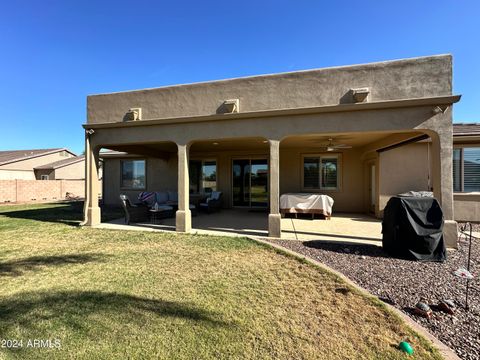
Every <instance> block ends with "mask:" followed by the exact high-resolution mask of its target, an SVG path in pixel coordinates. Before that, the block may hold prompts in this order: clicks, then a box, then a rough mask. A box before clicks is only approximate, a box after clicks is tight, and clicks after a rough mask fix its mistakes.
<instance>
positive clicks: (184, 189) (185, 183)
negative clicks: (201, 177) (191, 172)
mask: <svg viewBox="0 0 480 360" xmlns="http://www.w3.org/2000/svg"><path fill="white" fill-rule="evenodd" d="M177 146H178V210H177V213H176V214H175V229H176V230H177V232H182V233H188V232H190V230H191V229H192V215H191V212H190V206H189V201H190V199H189V189H190V186H189V176H188V151H189V149H188V148H189V145H187V144H177Z"/></svg>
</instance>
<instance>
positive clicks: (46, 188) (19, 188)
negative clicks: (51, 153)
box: [0, 180, 101, 203]
mask: <svg viewBox="0 0 480 360" xmlns="http://www.w3.org/2000/svg"><path fill="white" fill-rule="evenodd" d="M100 188H101V187H100ZM67 192H68V193H71V194H73V195H74V196H78V197H81V198H83V197H84V194H85V182H84V180H0V203H5V202H12V203H13V202H36V201H39V202H40V201H55V200H64V199H65V198H66V195H67Z"/></svg>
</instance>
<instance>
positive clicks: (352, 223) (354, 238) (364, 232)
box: [97, 209, 382, 246]
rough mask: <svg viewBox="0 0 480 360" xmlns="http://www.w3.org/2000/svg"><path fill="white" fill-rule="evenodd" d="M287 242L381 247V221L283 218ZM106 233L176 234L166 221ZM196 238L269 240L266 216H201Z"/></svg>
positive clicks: (119, 223)
mask: <svg viewBox="0 0 480 360" xmlns="http://www.w3.org/2000/svg"><path fill="white" fill-rule="evenodd" d="M281 225H282V234H281V237H282V239H284V240H298V241H311V240H317V241H329V242H340V243H357V244H359V243H361V244H370V245H378V246H381V241H382V234H381V228H382V225H381V220H379V219H376V218H374V217H372V216H369V215H365V214H349V213H338V214H335V215H334V216H332V218H331V219H330V220H322V219H314V220H312V219H311V218H310V217H308V216H302V217H298V218H295V217H289V218H282V220H281ZM97 227H99V228H104V229H122V230H137V231H162V232H163V231H166V232H170V231H171V232H174V231H175V218H167V219H162V220H160V221H158V222H157V223H156V224H151V223H149V222H142V223H135V224H130V225H125V224H124V219H123V218H121V219H116V220H113V221H110V222H108V223H102V224H100V225H98V226H97ZM191 233H193V234H203V235H217V236H237V237H238V236H240V237H241V236H254V237H267V236H268V218H267V216H266V212H259V211H251V210H248V209H224V210H222V211H221V212H218V213H214V214H204V213H199V214H198V216H195V217H193V218H192V230H191Z"/></svg>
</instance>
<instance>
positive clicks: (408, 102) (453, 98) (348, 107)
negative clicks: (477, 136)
mask: <svg viewBox="0 0 480 360" xmlns="http://www.w3.org/2000/svg"><path fill="white" fill-rule="evenodd" d="M460 98H461V95H449V96H437V97H429V98H414V99H399V100H387V101H376V102H367V103H355V104H335V105H323V106H315V107H302V108H287V109H276V110H261V111H250V112H241V113H234V114H212V115H200V116H185V117H175V118H171V117H170V118H159V119H146V120H139V121H129V122H114V123H96V124H89V123H87V124H83V125H82V126H83V128H85V129H102V128H124V127H136V126H152V125H165V124H175V123H193V122H205V121H221V120H236V119H247V118H266V117H274V116H291V115H307V114H318V113H332V112H349V111H362V110H378V109H387V108H404V107H415V106H429V105H432V106H435V105H452V104H454V103H456V102H458V101H459V100H460Z"/></svg>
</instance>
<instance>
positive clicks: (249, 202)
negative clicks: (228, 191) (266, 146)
mask: <svg viewBox="0 0 480 360" xmlns="http://www.w3.org/2000/svg"><path fill="white" fill-rule="evenodd" d="M232 179H233V206H245V207H267V205H268V162H267V159H235V160H233V163H232Z"/></svg>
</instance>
